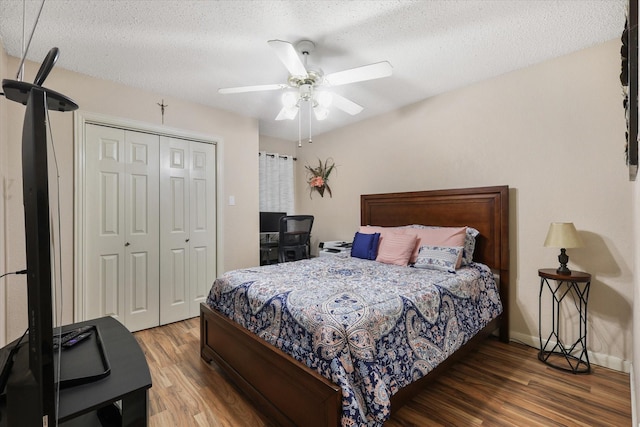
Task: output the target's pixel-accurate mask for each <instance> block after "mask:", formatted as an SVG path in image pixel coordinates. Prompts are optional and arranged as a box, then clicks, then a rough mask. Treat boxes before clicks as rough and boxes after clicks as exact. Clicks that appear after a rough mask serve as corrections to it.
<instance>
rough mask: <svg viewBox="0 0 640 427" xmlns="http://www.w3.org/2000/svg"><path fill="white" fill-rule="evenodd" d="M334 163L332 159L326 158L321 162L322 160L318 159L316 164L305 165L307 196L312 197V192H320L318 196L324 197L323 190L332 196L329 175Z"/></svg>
mask: <svg viewBox="0 0 640 427" xmlns="http://www.w3.org/2000/svg"><path fill="white" fill-rule="evenodd" d="M335 167H336V165H335V163H334V162H333V159H327V160H325V161H324V163H322V160H320V159H318V166H316V167H315V168H314V167H311V166H309V165H306V166H305V169H307V183H308V184H309V197H310V198H313V192H314V191H317V192H318V193H320V197H324V192H325V190H326V191H327V193H329V197H333V195H332V194H331V187H329V175H331V172H332V171H333V170H334V169H335Z"/></svg>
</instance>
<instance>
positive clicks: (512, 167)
mask: <svg viewBox="0 0 640 427" xmlns="http://www.w3.org/2000/svg"><path fill="white" fill-rule="evenodd" d="M619 52H620V43H619V41H617V40H613V41H611V42H608V43H605V44H602V45H600V46H597V47H594V48H591V49H587V50H584V51H581V52H578V53H575V54H572V55H569V56H565V57H562V58H559V59H555V60H552V61H549V62H546V63H543V64H540V65H536V66H533V67H529V68H526V69H523V70H520V71H516V72H512V73H509V74H506V75H503V76H500V77H497V78H494V79H491V80H488V81H484V82H481V83H478V84H474V85H472V86H469V87H465V88H463V89H460V90H456V91H453V92H450V93H447V94H444V95H441V96H436V97H433V98H430V99H427V100H425V101H422V102H420V103H417V104H415V105H411V106H409V107H406V108H403V109H401V110H397V111H394V112H392V113H389V114H386V115H382V116H379V117H376V118H374V119H371V120H366V121H363V122H361V123H358V124H356V125H353V126H349V127H346V128H342V129H340V130H337V131H334V132H331V133H327V134H324V135H318V136H315V135H314V141H313V144H312V145H309V144H305V145H304V146H303V148H302V149H301V150H299V151H298V152H297V154H296V156H297V157H298V159H299V160H298V162H297V179H298V181H299V182H303V181H302V180H303V179H304V169H303V168H304V165H305V164H306V163H309V162H315V161H317V160H316V159H317V158H320V159H325V158H327V157H332V158H333V159H334V160H335V163H336V165H337V171H336V172H335V175H333V176H332V177H331V180H330V184H331V188H332V190H333V198H328V197H326V196H325V197H324V198H320V197H318V196H317V195H316V196H314V198H313V199H312V200H310V199H309V196H308V192H307V190H306V188H301V189H300V190H299V191H298V192H297V194H296V197H297V203H298V205H299V210H300V211H304V212H310V213H312V214H314V215H315V216H316V220H315V222H314V233H313V234H314V239H315V242H314V245H315V244H317V242H319V241H322V240H343V239H344V240H349V239H352V238H353V233H354V231H355V230H356V228H357V226H358V225H359V220H360V217H359V195H360V194H368V193H381V192H395V191H412V190H428V189H442V188H459V187H474V186H490V185H502V184H507V185H509V186H510V187H511V191H510V202H511V208H510V211H511V227H510V232H511V245H510V246H511V267H512V277H511V281H512V284H513V290H512V292H511V301H510V303H511V321H512V323H511V335H512V337H513V338H515V339H519V340H522V341H525V342H527V343H530V344H536V343H537V340H538V291H539V278H538V275H537V270H538V269H539V268H544V267H554V266H555V265H556V264H557V255H558V252H559V251H558V250H556V249H552V248H545V247H543V246H542V245H543V242H544V239H545V236H546V233H547V229H548V227H549V223H550V222H552V221H572V222H574V223H575V225H576V227H577V229H578V230H579V232H580V233H581V236H582V237H583V240H584V243H585V247H583V248H580V249H570V250H568V254H569V256H570V259H571V260H570V265H569V268H574V269H577V270H583V271H587V272H590V273H591V274H592V275H593V281H592V288H591V295H590V301H589V334H588V346H589V349H590V350H591V352H592V361H593V362H595V363H598V364H602V365H607V366H611V367H613V368H616V369H629V366H628V363H629V362H630V361H631V359H632V335H631V326H632V301H633V269H634V265H633V263H634V258H633V251H634V240H633V235H632V229H633V221H632V216H631V215H632V194H633V192H632V184H631V183H630V182H629V180H628V171H627V169H626V167H625V162H624V128H625V122H624V113H623V110H622V96H621V88H620V83H619V77H618V76H619V74H620V53H619ZM392 78H393V77H392ZM332 114H340V113H338V112H334V113H332ZM549 315H550V313H549V311H545V312H543V316H549ZM574 322H577V320H576V319H571V320H570V323H568V324H572V323H574Z"/></svg>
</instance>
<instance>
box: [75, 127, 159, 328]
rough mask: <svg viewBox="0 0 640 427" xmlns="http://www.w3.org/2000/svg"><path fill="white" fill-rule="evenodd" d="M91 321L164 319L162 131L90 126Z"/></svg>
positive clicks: (142, 324) (138, 324)
mask: <svg viewBox="0 0 640 427" xmlns="http://www.w3.org/2000/svg"><path fill="white" fill-rule="evenodd" d="M85 135H86V144H85V145H86V146H85V162H86V169H85V170H86V176H85V179H86V189H87V191H86V196H85V200H86V204H85V219H86V221H85V224H86V230H85V236H86V239H85V240H86V241H85V245H86V258H85V260H86V268H85V272H86V282H85V296H86V298H85V301H84V304H85V318H87V319H90V318H96V317H100V316H106V315H111V316H114V317H116V318H117V319H118V320H120V321H121V322H122V323H123V324H124V325H125V326H127V328H129V330H131V331H136V330H139V329H145V328H149V327H153V326H157V325H158V324H159V278H158V271H159V251H158V246H159V221H158V210H159V201H158V199H159V166H158V161H159V160H158V159H159V148H158V140H159V137H158V136H154V135H149V134H145V133H139V132H132V131H124V130H121V129H114V128H110V127H104V126H97V125H90V124H87V125H86V128H85Z"/></svg>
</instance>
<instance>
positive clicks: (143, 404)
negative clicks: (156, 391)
mask: <svg viewBox="0 0 640 427" xmlns="http://www.w3.org/2000/svg"><path fill="white" fill-rule="evenodd" d="M83 325H95V326H96V327H97V328H98V329H99V330H100V335H101V337H102V341H103V345H104V349H105V351H106V353H107V358H108V360H109V364H110V366H111V373H110V375H109V376H107V377H106V378H103V379H101V380H98V381H95V382H91V383H88V384H83V385H78V386H74V387H69V388H66V389H62V390H60V394H59V398H60V405H59V408H58V421H59V423H60V425H61V426H73V425H80V424H81V425H88V423H87V422H86V421H82V422H81V423H80V424H74V421H75V419H76V418H77V417H82V416H86V415H87V414H89V415H92V414H91V413H94V415H93V418H97V417H96V416H95V411H97V410H99V409H101V408H109V407H110V406H111V404H112V403H114V402H117V401H122V426H124V427H133V426H136V427H137V426H146V425H147V423H148V412H149V409H148V408H149V407H148V390H149V388H151V374H150V373H149V366H148V365H147V360H146V358H145V355H144V353H143V352H142V350H141V348H140V346H139V345H138V342H137V341H136V339H135V338H134V336H133V335H132V334H131V332H129V331H128V330H127V328H125V327H124V326H123V325H122V324H121V323H120V322H118V321H117V320H116V319H114V318H112V317H109V316H107V317H102V318H100V319H93V320H89V321H86V322H81V323H76V324H74V325H69V326H67V327H63V331H64V330H66V329H73V328H76V327H79V326H83ZM92 339H93V338H92ZM89 344H90V343H88V342H87V343H81V344H78V346H77V348H76V347H74V348H72V349H70V350H66V351H63V352H62V359H61V365H62V367H61V371H62V372H63V373H64V372H67V373H72V372H73V371H74V368H75V366H68V364H67V365H66V366H65V358H64V355H65V352H72V351H76V350H80V349H81V348H82V346H83V345H87V346H88V345H89ZM69 359H71V357H69ZM0 409H1V410H3V412H4V410H6V408H0ZM3 421H5V422H6V417H3ZM0 425H1V424H0Z"/></svg>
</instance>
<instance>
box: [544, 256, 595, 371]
mask: <svg viewBox="0 0 640 427" xmlns="http://www.w3.org/2000/svg"><path fill="white" fill-rule="evenodd" d="M538 276H540V295H539V302H538V331H539V334H540V351H539V353H538V359H540V360H541V361H542V362H544V363H546V364H547V365H549V366H551V367H553V368H556V369H561V370H563V371H568V372H572V373H574V374H586V373H589V372H591V364H590V363H589V355H588V353H587V302H588V300H589V287H590V285H591V275H590V274H589V273H584V272H582V271H572V272H571V274H570V275H565V274H558V273H557V272H556V269H555V268H543V269H540V270H538ZM545 289H548V290H549V291H550V292H551V298H552V300H553V301H552V303H553V308H552V319H551V329H552V330H551V333H550V334H549V335H548V336H547V338H546V341H545V342H544V345H543V341H542V293H543V291H544V290H545ZM567 295H571V297H572V298H573V302H574V305H575V308H576V310H577V312H578V315H579V317H580V319H579V321H580V325H579V337H578V339H577V340H576V341H574V342H573V343H571V344H570V345H568V344H565V343H564V341H563V340H562V338H561V337H560V304H561V303H562V301H563V300H564V298H565V297H566V296H567Z"/></svg>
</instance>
